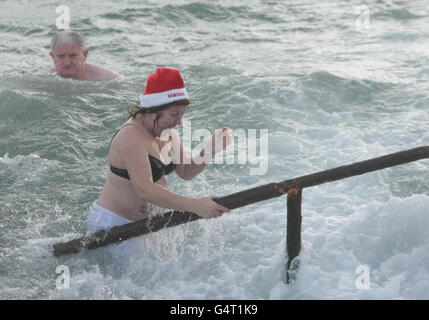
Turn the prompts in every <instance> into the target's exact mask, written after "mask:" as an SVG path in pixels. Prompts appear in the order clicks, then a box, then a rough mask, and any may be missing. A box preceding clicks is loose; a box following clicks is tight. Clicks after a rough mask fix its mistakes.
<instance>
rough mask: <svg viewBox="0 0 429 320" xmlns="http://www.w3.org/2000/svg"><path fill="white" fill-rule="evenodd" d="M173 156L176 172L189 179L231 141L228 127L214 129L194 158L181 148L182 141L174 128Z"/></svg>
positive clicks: (172, 134)
mask: <svg viewBox="0 0 429 320" xmlns="http://www.w3.org/2000/svg"><path fill="white" fill-rule="evenodd" d="M171 137H172V148H173V154H174V155H176V157H175V158H173V161H174V163H176V170H175V171H176V173H177V175H178V176H179V177H180V178H182V179H183V180H191V179H193V178H194V177H196V176H197V175H198V174H199V173H200V172H202V171H203V170H204V169H205V168H206V167H207V166H208V165H209V164H210V162H211V160H212V159H213V157H214V156H215V155H216V153H218V152H221V151H223V150H225V148H226V147H227V146H228V145H229V144H230V143H231V141H232V134H231V130H230V129H229V128H222V129H220V130H216V132H215V133H214V134H213V136H212V137H211V139H210V140H209V141H208V143H207V144H206V146H205V147H204V149H203V150H201V152H200V153H199V155H198V156H197V157H195V158H191V157H189V156H188V155H187V154H186V152H185V151H184V149H183V145H182V142H181V141H180V138H179V135H178V133H177V131H176V130H172V131H171Z"/></svg>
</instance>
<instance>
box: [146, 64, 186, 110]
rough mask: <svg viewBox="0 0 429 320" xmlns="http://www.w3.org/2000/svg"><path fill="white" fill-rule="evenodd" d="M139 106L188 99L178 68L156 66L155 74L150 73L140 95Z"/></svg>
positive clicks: (152, 105) (154, 105) (158, 104)
mask: <svg viewBox="0 0 429 320" xmlns="http://www.w3.org/2000/svg"><path fill="white" fill-rule="evenodd" d="M140 99H141V107H142V108H151V107H157V106H161V105H164V104H168V103H171V102H174V101H178V100H184V99H188V93H187V92H186V88H185V83H184V82H183V79H182V76H181V75H180V72H179V70H177V69H170V68H157V69H156V73H155V74H150V75H149V77H148V79H147V83H146V89H145V90H144V93H143V94H142V95H141V96H140Z"/></svg>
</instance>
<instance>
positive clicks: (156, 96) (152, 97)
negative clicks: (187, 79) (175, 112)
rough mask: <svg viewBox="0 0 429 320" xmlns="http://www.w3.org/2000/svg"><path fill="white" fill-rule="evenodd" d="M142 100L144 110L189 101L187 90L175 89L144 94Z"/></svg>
mask: <svg viewBox="0 0 429 320" xmlns="http://www.w3.org/2000/svg"><path fill="white" fill-rule="evenodd" d="M140 99H141V107H142V108H151V107H157V106H162V105H164V104H168V103H171V102H174V101H178V100H184V99H188V92H187V91H186V88H181V89H173V90H168V91H164V92H159V93H151V94H142V95H141V96H140Z"/></svg>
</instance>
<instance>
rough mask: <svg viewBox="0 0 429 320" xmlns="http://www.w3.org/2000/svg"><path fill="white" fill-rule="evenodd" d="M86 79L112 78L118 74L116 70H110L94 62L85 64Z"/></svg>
mask: <svg viewBox="0 0 429 320" xmlns="http://www.w3.org/2000/svg"><path fill="white" fill-rule="evenodd" d="M86 67H87V70H86V73H87V79H86V80H93V81H97V80H113V79H116V78H118V77H119V74H117V73H116V72H113V71H110V70H109V69H106V68H104V67H101V66H98V65H96V64H89V63H88V64H87V65H86Z"/></svg>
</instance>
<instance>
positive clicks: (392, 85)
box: [0, 0, 429, 299]
mask: <svg viewBox="0 0 429 320" xmlns="http://www.w3.org/2000/svg"><path fill="white" fill-rule="evenodd" d="M62 4H63V3H61V2H60V1H51V0H49V1H48V0H45V1H37V2H36V3H35V2H32V1H28V0H26V1H25V0H24V1H19V2H15V1H2V2H1V4H0V6H1V10H0V39H1V41H0V54H1V58H2V59H1V60H2V63H1V64H0V194H1V196H0V298H1V299H428V298H429V231H428V230H429V192H428V189H429V182H428V181H429V172H428V171H429V170H428V169H429V161H428V160H421V161H417V162H413V163H409V164H405V165H401V166H398V167H394V168H389V169H385V170H382V171H377V172H373V173H369V174H365V175H362V176H357V177H353V178H348V179H345V180H341V181H337V182H332V183H328V184H324V185H321V186H315V187H312V188H306V189H304V191H303V200H302V216H303V217H302V250H301V253H300V261H301V263H300V269H299V272H298V274H297V275H296V277H295V280H294V281H292V282H291V283H289V284H287V283H286V261H287V258H288V257H287V252H286V199H285V197H279V198H275V199H272V200H268V201H264V202H260V203H257V204H253V205H250V206H247V207H243V208H240V209H236V210H233V211H231V212H230V213H228V214H225V215H224V216H223V217H221V218H218V219H214V220H199V221H196V222H192V223H189V224H185V225H181V226H178V227H175V228H170V229H165V230H162V231H159V232H157V233H153V234H149V235H144V236H141V237H138V238H134V239H131V240H129V241H126V242H123V243H121V244H119V245H115V246H110V247H111V248H114V249H115V250H109V249H108V248H100V249H96V250H90V251H83V252H81V253H78V254H75V255H69V256H62V257H59V258H55V257H54V256H53V253H52V245H53V244H54V243H57V242H65V241H68V240H70V239H74V238H77V237H81V236H82V235H84V234H85V232H86V221H87V212H88V210H89V207H90V205H91V203H92V202H93V201H94V200H95V199H96V198H97V197H98V195H99V193H100V191H101V189H102V187H103V184H104V180H105V177H106V173H107V170H108V163H107V159H106V156H107V148H108V143H109V141H110V139H111V137H112V135H113V134H114V132H115V130H116V129H117V128H118V127H119V126H120V125H121V124H122V123H123V122H124V121H125V120H126V119H127V111H128V110H129V109H130V108H131V107H132V106H133V105H134V104H135V103H136V101H137V100H138V97H139V95H140V94H141V92H142V91H143V90H144V86H145V82H146V79H147V76H148V74H150V73H153V72H154V71H155V69H156V67H174V68H178V69H180V71H181V73H182V76H183V78H184V80H185V83H186V86H187V89H188V93H189V95H190V98H191V107H190V108H189V110H188V111H187V112H186V114H185V118H184V120H185V121H187V123H191V124H192V131H193V132H194V133H195V132H197V130H204V131H201V132H207V131H209V132H214V130H215V129H218V128H222V127H224V126H227V127H230V128H231V129H232V130H235V131H236V132H238V131H239V130H241V132H242V133H244V137H245V138H246V139H247V142H250V140H251V135H252V132H253V133H254V136H255V137H256V142H255V143H256V147H257V149H256V151H258V152H259V151H262V152H259V154H258V153H256V156H257V157H256V158H255V157H253V158H252V157H251V156H250V153H249V148H248V145H247V144H245V145H241V147H240V146H237V144H236V145H235V146H234V148H235V149H234V152H233V153H232V158H231V154H230V155H229V158H228V157H226V156H225V161H223V162H222V161H219V163H214V164H212V165H210V166H209V167H208V168H207V169H206V170H205V171H204V173H202V174H201V175H199V176H198V177H197V178H195V179H194V180H192V181H182V180H180V179H179V178H178V177H177V176H169V177H168V183H169V186H170V188H171V189H172V190H173V191H174V192H177V193H180V194H182V195H186V196H189V197H203V196H207V195H217V196H224V195H228V194H231V193H234V192H238V191H242V190H246V189H249V188H253V187H256V186H260V185H263V184H266V183H270V182H279V181H283V180H287V179H291V178H295V177H299V176H301V175H306V174H310V173H314V172H318V171H322V170H326V169H330V168H334V167H337V166H341V165H346V164H350V163H353V162H356V161H361V160H366V159H370V158H374V157H378V156H382V155H385V154H389V153H393V152H397V151H402V150H407V149H410V148H414V147H418V146H423V145H429V133H428V132H429V122H428V116H429V111H428V107H429V85H428V83H429V81H428V80H429V76H428V74H429V68H428V64H429V32H428V30H427V25H428V24H429V10H428V9H427V3H426V1H413V2H406V1H389V0H379V1H365V2H362V1H325V2H319V1H281V0H272V1H262V0H261V1H258V0H250V1H248V0H247V1H238V0H237V1H233V0H230V1H201V0H200V1H139V2H136V1H131V0H128V1H121V2H114V1H106V2H103V5H100V3H99V2H96V1H74V2H73V3H70V4H67V8H68V9H69V11H68V12H69V15H70V21H69V23H70V28H72V29H75V30H77V31H80V32H81V33H82V34H83V35H84V36H85V37H86V40H87V47H88V49H89V55H88V62H90V63H95V64H99V65H102V66H104V67H106V68H108V69H111V70H113V71H115V72H118V73H119V74H121V77H120V78H119V79H116V80H113V81H108V82H79V81H74V80H68V79H62V78H59V77H56V76H53V75H50V74H49V73H46V70H48V69H49V68H51V67H52V61H51V58H50V57H49V46H50V40H51V39H52V37H53V35H54V34H55V32H56V31H57V30H58V28H57V27H58V23H59V22H61V21H62V22H64V21H65V20H64V19H63V20H61V19H62V18H61V15H62V14H63V13H64V11H61V10H57V8H58V7H59V6H61V5H62ZM60 20H61V21H60ZM178 129H179V133H181V134H183V133H184V130H185V128H184V127H180V128H178ZM265 137H266V138H267V141H268V145H267V146H266V147H267V152H265V151H263V150H264V146H265V145H264V143H263V141H264V139H265ZM199 139H201V140H199ZM202 141H203V137H198V136H197V134H195V135H194V136H193V137H192V141H191V142H192V143H191V148H195V149H198V146H201V143H202ZM188 151H189V152H192V150H188ZM194 151H195V150H194ZM197 151H198V150H197ZM243 154H244V155H247V157H246V158H245V159H244V160H245V161H241V162H240V161H238V159H239V155H243ZM227 159H229V160H232V161H230V162H229V163H227V161H226V160H227ZM241 159H243V158H241ZM264 161H266V164H267V165H266V168H265V169H264V166H261V164H263V163H264ZM257 168H262V169H261V170H260V171H259V172H256V171H257V170H256V169H257ZM252 169H253V171H252ZM255 172H256V173H255ZM115 252H116V253H117V254H115Z"/></svg>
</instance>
